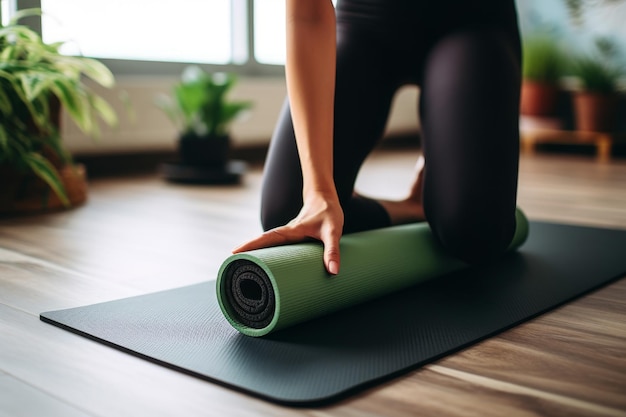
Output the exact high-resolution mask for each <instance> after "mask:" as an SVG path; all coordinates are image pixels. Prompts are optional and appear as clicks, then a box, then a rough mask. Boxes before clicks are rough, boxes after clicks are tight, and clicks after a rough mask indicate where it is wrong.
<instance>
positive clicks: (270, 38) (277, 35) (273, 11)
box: [254, 0, 285, 65]
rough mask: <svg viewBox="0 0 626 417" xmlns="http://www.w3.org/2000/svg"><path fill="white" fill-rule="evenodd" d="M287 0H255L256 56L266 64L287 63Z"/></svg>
mask: <svg viewBox="0 0 626 417" xmlns="http://www.w3.org/2000/svg"><path fill="white" fill-rule="evenodd" d="M284 21H285V1H284V0H255V2H254V57H255V59H256V60H257V61H258V62H261V63H264V64H280V65H282V64H284V63H285V47H284V45H285V24H284Z"/></svg>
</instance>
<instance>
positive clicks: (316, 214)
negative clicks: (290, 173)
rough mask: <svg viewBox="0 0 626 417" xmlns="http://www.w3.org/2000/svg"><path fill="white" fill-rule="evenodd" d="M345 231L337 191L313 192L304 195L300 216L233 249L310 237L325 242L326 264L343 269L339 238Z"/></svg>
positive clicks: (332, 270)
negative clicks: (340, 261)
mask: <svg viewBox="0 0 626 417" xmlns="http://www.w3.org/2000/svg"><path fill="white" fill-rule="evenodd" d="M342 231H343V210H342V209H341V205H340V204H339V199H338V198H337V194H336V193H334V192H327V193H324V192H312V193H309V194H308V195H307V196H305V198H304V205H303V206H302V209H301V210H300V213H299V214H298V216H297V217H296V218H295V219H293V220H292V221H290V222H289V223H287V224H286V225H285V226H281V227H277V228H274V229H272V230H268V231H267V232H265V233H263V234H262V235H261V236H259V237H257V238H256V239H252V240H251V241H249V242H247V243H244V244H243V245H241V246H239V247H237V248H235V249H234V250H233V253H239V252H243V251H248V250H253V249H261V248H266V247H269V246H277V245H283V244H287V243H296V242H301V241H302V240H305V239H307V238H313V239H317V240H320V241H322V243H323V244H324V265H325V267H326V270H327V271H328V272H329V273H330V274H333V275H336V274H337V273H339V239H340V238H341V233H342Z"/></svg>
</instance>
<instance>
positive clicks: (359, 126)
mask: <svg viewBox="0 0 626 417" xmlns="http://www.w3.org/2000/svg"><path fill="white" fill-rule="evenodd" d="M336 12H337V78H336V91H335V125H334V177H335V184H336V187H337V192H338V194H339V199H340V202H341V205H342V208H343V210H344V216H345V226H344V233H351V232H356V231H361V230H368V229H373V228H379V227H385V226H388V225H389V224H390V219H389V215H388V214H387V212H386V211H385V210H384V209H383V208H382V206H381V205H380V204H379V203H377V202H376V201H374V200H370V199H367V198H364V197H359V196H355V195H354V194H353V191H354V183H355V181H356V177H357V174H358V172H359V169H360V168H361V165H362V164H363V161H364V160H365V158H366V157H367V156H368V154H369V153H370V152H371V151H372V149H373V148H374V147H375V146H376V144H377V142H378V141H379V139H380V138H381V137H382V134H383V130H384V128H385V124H386V121H387V116H388V113H389V109H390V105H391V101H392V98H393V96H394V94H395V92H396V91H397V90H398V88H400V87H401V86H403V85H406V84H416V85H418V86H419V87H420V103H419V109H420V111H419V115H420V120H421V133H422V149H423V153H424V158H425V162H426V163H425V167H426V168H425V176H424V195H423V201H424V210H425V214H426V218H427V221H428V222H429V225H430V227H431V229H432V230H433V232H434V234H435V236H436V237H437V238H438V239H439V241H440V242H441V243H442V244H443V245H444V246H445V247H446V248H447V249H448V250H449V251H450V252H451V253H453V254H454V255H456V256H458V257H459V258H461V259H463V260H465V261H467V262H471V263H475V262H483V261H486V260H489V259H491V258H493V257H495V256H498V255H500V254H501V253H502V252H503V251H504V250H505V249H506V248H507V247H508V245H509V243H510V241H511V239H512V236H513V233H514V231H515V215H514V212H515V206H516V194H517V171H518V158H519V129H518V105H519V89H520V61H521V56H520V55H521V53H520V40H519V32H518V27H517V15H516V10H515V5H514V0H480V1H471V2H469V1H467V0H438V1H431V0H428V1H419V0H406V1H400V0H343V1H341V0H339V4H338V5H337V10H336ZM261 201H262V208H261V220H262V224H263V228H264V229H265V230H268V229H271V228H274V227H277V226H281V225H284V224H286V223H287V222H289V221H290V220H291V219H292V218H294V217H295V216H296V215H297V214H298V212H299V210H300V208H301V207H302V172H301V167H300V163H299V159H298V151H297V148H296V141H295V137H294V131H293V125H292V121H291V115H290V110H289V104H288V102H286V103H285V106H284V108H283V110H282V113H281V116H280V119H279V121H278V125H277V128H276V131H275V133H274V136H273V138H272V141H271V144H270V148H269V152H268V156H267V160H266V165H265V171H264V181H263V190H262V198H261Z"/></svg>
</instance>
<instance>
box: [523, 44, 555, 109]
mask: <svg viewBox="0 0 626 417" xmlns="http://www.w3.org/2000/svg"><path fill="white" fill-rule="evenodd" d="M522 47H523V59H522V91H521V102H520V112H521V114H523V115H528V116H550V115H553V114H554V113H555V110H556V104H557V100H558V95H559V91H560V89H559V84H558V83H559V79H560V77H561V76H562V75H563V69H564V62H565V59H566V58H565V55H564V54H563V52H562V51H561V49H560V48H559V46H558V45H557V43H556V42H555V41H554V40H553V39H552V38H550V37H549V36H548V35H546V34H541V35H532V36H528V37H526V38H524V39H523V44H522Z"/></svg>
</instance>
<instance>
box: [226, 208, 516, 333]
mask: <svg viewBox="0 0 626 417" xmlns="http://www.w3.org/2000/svg"><path fill="white" fill-rule="evenodd" d="M516 221H517V227H516V231H515V236H514V238H513V241H512V242H511V245H510V247H509V250H513V249H516V248H518V247H519V246H520V245H521V244H522V243H524V241H525V240H526V237H527V236H528V220H527V219H526V216H524V214H523V212H522V211H521V210H519V209H518V210H517V212H516ZM340 249H341V271H340V273H339V274H338V275H336V276H330V275H329V274H328V273H327V272H326V270H325V269H324V265H323V263H322V254H323V248H322V245H321V244H320V243H313V242H312V243H299V244H292V245H286V246H278V247H273V248H266V249H259V250H254V251H249V252H244V253H240V254H236V255H233V256H230V257H229V258H228V259H226V260H225V261H224V263H223V264H222V266H221V268H220V270H219V273H218V278H217V299H218V302H219V306H220V308H221V310H222V312H223V313H224V316H225V317H226V319H227V320H228V321H229V323H230V324H231V325H232V326H233V327H234V328H235V329H237V330H238V331H240V332H241V333H243V334H245V335H248V336H264V335H266V334H268V333H271V332H274V331H276V330H280V329H284V328H286V327H289V326H293V325H295V324H298V323H302V322H305V321H307V320H310V319H313V318H315V317H319V316H323V315H326V314H329V313H332V312H334V311H337V310H341V309H344V308H347V307H350V306H353V305H356V304H360V303H363V302H365V301H368V300H371V299H374V298H378V297H381V296H383V295H386V294H389V293H391V292H394V291H398V290H401V289H403V288H407V287H409V286H412V285H415V284H418V283H420V282H423V281H426V280H429V279H432V278H434V277H437V276H441V275H444V274H447V273H450V272H453V271H456V270H459V269H462V268H466V267H467V264H465V263H464V262H462V261H460V260H458V259H456V258H454V257H453V256H451V255H448V254H447V253H446V252H445V251H444V249H443V248H442V247H441V246H440V245H439V244H438V243H437V242H436V240H435V239H434V237H433V235H432V233H431V231H430V228H429V227H428V224H427V223H415V224H410V225H403V226H394V227H388V228H384V229H377V230H371V231H367V232H360V233H354V234H350V235H345V236H343V237H342V238H341V242H340Z"/></svg>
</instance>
